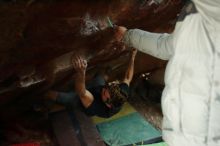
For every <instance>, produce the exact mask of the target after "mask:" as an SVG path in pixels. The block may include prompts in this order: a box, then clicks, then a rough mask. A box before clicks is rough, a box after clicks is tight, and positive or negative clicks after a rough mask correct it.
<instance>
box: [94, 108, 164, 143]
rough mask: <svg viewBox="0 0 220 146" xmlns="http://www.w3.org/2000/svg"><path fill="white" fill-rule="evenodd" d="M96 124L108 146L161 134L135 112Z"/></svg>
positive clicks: (138, 140) (135, 141) (148, 138)
mask: <svg viewBox="0 0 220 146" xmlns="http://www.w3.org/2000/svg"><path fill="white" fill-rule="evenodd" d="M96 126H97V129H98V131H99V133H100V135H101V137H102V139H103V140H104V141H105V142H106V143H107V144H108V145H110V146H123V145H130V144H135V143H138V142H141V141H147V140H150V139H153V138H156V137H159V136H161V132H160V131H158V130H156V129H155V128H154V127H153V126H152V125H151V124H150V123H148V122H147V121H146V120H145V119H144V118H143V117H142V116H141V115H140V114H138V113H137V112H135V113H131V114H129V115H126V116H123V117H120V118H119V119H115V120H112V121H108V122H103V123H99V124H97V125H96Z"/></svg>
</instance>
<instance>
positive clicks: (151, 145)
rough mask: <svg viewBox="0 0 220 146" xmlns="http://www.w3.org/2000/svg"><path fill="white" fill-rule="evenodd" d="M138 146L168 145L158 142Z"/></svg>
mask: <svg viewBox="0 0 220 146" xmlns="http://www.w3.org/2000/svg"><path fill="white" fill-rule="evenodd" d="M138 146H168V145H167V144H166V143H165V142H160V143H155V144H147V145H138Z"/></svg>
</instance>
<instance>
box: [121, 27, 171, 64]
mask: <svg viewBox="0 0 220 146" xmlns="http://www.w3.org/2000/svg"><path fill="white" fill-rule="evenodd" d="M123 41H124V42H125V44H126V45H128V46H129V47H134V48H137V49H138V50H139V51H141V52H143V53H147V54H149V55H152V56H154V57H156V58H160V59H162V60H169V59H170V57H171V56H172V54H173V52H174V50H173V35H172V34H166V33H164V34H161V33H150V32H147V31H142V30H139V29H130V30H128V31H127V32H126V33H125V36H124V38H123Z"/></svg>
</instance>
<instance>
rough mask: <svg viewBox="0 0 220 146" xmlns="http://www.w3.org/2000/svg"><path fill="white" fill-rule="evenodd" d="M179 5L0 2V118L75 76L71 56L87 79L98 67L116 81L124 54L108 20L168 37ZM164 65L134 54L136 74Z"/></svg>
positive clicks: (159, 1) (154, 1)
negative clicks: (81, 60)
mask: <svg viewBox="0 0 220 146" xmlns="http://www.w3.org/2000/svg"><path fill="white" fill-rule="evenodd" d="M182 6H183V2H182V1H181V0H96V1H91V0H74V1H73V0H19V1H16V0H11V1H10V0H0V116H1V117H4V118H9V119H10V118H12V117H13V118H15V117H16V116H19V115H20V113H21V112H22V111H26V110H27V109H28V108H30V103H31V102H32V101H34V100H36V96H38V95H39V94H40V93H42V92H44V91H46V90H48V89H49V88H51V87H60V86H61V87H62V86H64V85H65V83H66V82H67V81H69V80H71V79H72V75H73V73H74V71H73V69H72V66H71V63H70V59H71V56H72V55H74V54H81V55H84V56H85V58H87V60H88V63H89V66H88V70H87V75H88V80H89V78H90V76H92V75H93V74H94V73H95V72H96V71H97V70H99V68H103V67H104V68H105V67H107V68H110V72H109V73H110V74H111V76H110V80H114V79H118V78H120V77H121V76H122V75H123V73H124V71H125V69H126V63H127V60H128V52H126V51H122V50H123V49H121V48H122V47H123V45H122V44H117V43H116V42H115V40H114V36H113V29H112V28H111V27H110V24H109V21H108V18H110V20H111V21H112V22H113V23H114V24H117V25H123V26H126V27H128V28H140V29H144V30H148V31H153V32H171V31H172V30H173V28H174V25H175V22H176V19H177V16H178V13H179V12H180V10H181V8H182ZM165 64H166V62H164V61H161V60H158V59H155V58H153V57H151V56H148V55H146V54H142V53H138V54H137V57H136V62H135V73H136V74H140V73H144V72H149V71H151V70H155V69H157V68H161V67H164V66H165ZM158 78H160V75H159V76H158V75H157V76H156V79H155V80H159V82H161V80H160V79H158ZM17 107H18V108H17ZM6 111H7V112H6ZM13 118H12V119H13Z"/></svg>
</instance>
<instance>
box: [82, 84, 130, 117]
mask: <svg viewBox="0 0 220 146" xmlns="http://www.w3.org/2000/svg"><path fill="white" fill-rule="evenodd" d="M103 87H104V86H97V87H94V88H90V89H88V90H89V91H90V92H91V93H92V95H93V97H94V101H93V102H92V104H91V105H90V106H89V107H88V108H86V109H85V113H86V114H87V115H89V116H94V115H97V116H99V117H104V118H108V117H110V116H112V115H114V114H116V113H117V112H118V111H119V110H120V109H116V111H112V110H111V109H110V108H109V107H107V106H106V105H105V103H104V102H103V101H102V97H101V93H102V89H103ZM119 88H120V89H121V90H122V91H123V92H125V93H127V94H128V93H129V87H128V85H127V84H126V83H121V84H119Z"/></svg>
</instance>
